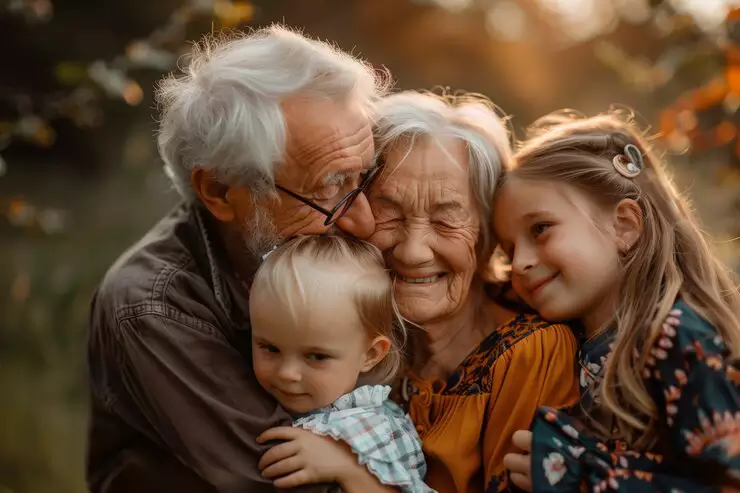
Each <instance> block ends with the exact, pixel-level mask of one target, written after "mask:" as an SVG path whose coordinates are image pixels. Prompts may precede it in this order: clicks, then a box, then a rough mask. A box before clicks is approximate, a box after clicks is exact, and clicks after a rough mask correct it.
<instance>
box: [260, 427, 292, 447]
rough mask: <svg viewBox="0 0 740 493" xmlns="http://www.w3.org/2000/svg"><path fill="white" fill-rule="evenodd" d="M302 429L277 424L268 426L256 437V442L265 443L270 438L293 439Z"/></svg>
mask: <svg viewBox="0 0 740 493" xmlns="http://www.w3.org/2000/svg"><path fill="white" fill-rule="evenodd" d="M301 431H302V430H299V429H297V428H293V427H290V426H278V427H276V428H270V429H269V430H267V431H265V432H264V433H262V434H261V435H260V436H258V437H257V443H265V442H269V441H270V440H293V439H294V438H296V437H297V436H298V435H299V434H300V432H301Z"/></svg>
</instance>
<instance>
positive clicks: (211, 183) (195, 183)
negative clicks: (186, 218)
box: [190, 168, 235, 222]
mask: <svg viewBox="0 0 740 493" xmlns="http://www.w3.org/2000/svg"><path fill="white" fill-rule="evenodd" d="M190 184H191V185H192V187H193V190H195V193H196V194H197V195H198V197H199V198H200V200H201V202H203V205H205V206H206V207H207V208H208V210H209V211H210V212H211V214H212V215H213V216H214V217H215V218H216V219H218V220H219V221H223V222H230V221H233V220H234V217H235V213H234V208H233V206H232V203H231V202H230V201H229V191H230V187H229V186H227V185H223V184H221V183H219V182H218V181H216V180H215V179H214V177H213V174H212V173H211V172H210V171H208V170H205V169H202V168H196V169H194V170H193V171H192V173H190Z"/></svg>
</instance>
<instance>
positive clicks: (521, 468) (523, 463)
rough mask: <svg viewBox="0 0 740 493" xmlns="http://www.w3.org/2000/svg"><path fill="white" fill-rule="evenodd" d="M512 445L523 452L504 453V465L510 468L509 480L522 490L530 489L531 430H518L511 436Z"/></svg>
mask: <svg viewBox="0 0 740 493" xmlns="http://www.w3.org/2000/svg"><path fill="white" fill-rule="evenodd" d="M511 441H512V443H514V446H515V447H516V448H518V449H520V450H522V451H524V453H519V454H506V456H505V457H504V465H505V466H506V468H507V469H509V470H511V482H512V483H514V485H516V487H517V488H521V489H522V490H524V491H530V492H531V491H532V459H531V457H530V453H531V452H532V432H531V431H527V430H519V431H517V432H515V433H514V436H513V437H512V438H511Z"/></svg>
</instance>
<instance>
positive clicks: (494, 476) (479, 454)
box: [369, 92, 578, 493]
mask: <svg viewBox="0 0 740 493" xmlns="http://www.w3.org/2000/svg"><path fill="white" fill-rule="evenodd" d="M375 132H376V133H375V142H376V153H377V155H378V157H379V161H380V163H381V165H383V171H382V172H381V173H379V177H378V178H377V181H376V182H375V184H374V185H373V186H372V188H371V190H370V192H369V201H370V206H371V208H372V210H373V214H374V216H375V219H376V222H377V226H376V230H375V233H374V235H373V236H372V237H371V238H370V241H371V242H372V243H374V244H375V245H376V246H377V247H379V248H380V249H381V250H382V251H383V252H384V255H385V257H386V260H387V262H388V266H389V268H390V269H391V270H392V273H393V275H394V277H395V282H396V298H397V302H398V306H399V308H400V310H401V313H402V315H403V316H404V317H405V318H406V319H408V320H409V321H410V322H413V323H414V324H416V325H417V326H418V327H419V328H420V331H419V333H418V334H417V335H418V336H419V337H417V338H416V339H417V341H416V343H415V344H413V345H412V346H413V350H412V351H411V352H412V354H411V355H410V363H409V370H408V373H407V375H406V377H405V378H404V380H403V382H402V384H401V388H400V391H401V392H400V394H401V395H403V399H402V400H403V401H405V404H406V405H407V406H408V410H409V413H410V414H411V418H412V419H413V421H414V422H415V424H416V425H417V429H418V431H419V434H420V435H421V437H422V440H423V443H424V445H423V446H424V452H425V455H426V456H427V460H428V467H429V470H428V475H427V477H426V481H427V483H428V484H429V486H430V487H432V488H434V489H436V490H438V491H440V492H444V493H448V492H460V493H463V492H464V493H474V492H484V491H485V492H495V491H500V490H503V489H504V488H505V487H506V484H507V477H506V470H505V467H504V465H503V457H504V455H505V454H506V453H507V452H510V451H512V445H511V438H512V434H513V433H514V431H515V430H519V429H522V428H528V427H529V423H530V421H531V419H532V417H533V416H534V412H535V410H536V409H537V407H539V406H542V405H549V406H554V407H564V406H570V405H572V404H574V403H575V402H576V401H577V399H578V392H577V386H576V382H575V372H574V368H575V352H576V341H575V337H574V335H573V334H572V333H571V331H570V329H569V328H568V327H567V326H564V325H553V324H549V323H547V322H545V321H543V320H541V319H539V318H537V317H535V316H525V315H522V314H516V313H513V312H510V311H508V310H507V309H505V308H503V307H502V306H501V305H499V304H497V303H496V302H494V300H492V299H491V298H490V297H489V296H488V295H487V292H486V290H485V289H484V286H485V281H484V277H485V276H483V275H482V273H483V272H486V271H487V266H488V263H489V259H490V258H491V251H492V246H493V243H494V240H493V238H492V227H491V219H490V218H491V203H492V199H493V193H494V189H495V186H496V181H497V179H498V177H499V176H500V174H501V173H502V172H503V169H504V168H505V167H506V165H507V164H508V161H509V160H510V159H511V150H510V148H509V143H508V138H507V132H506V130H505V128H504V127H503V125H502V123H501V121H500V120H499V118H498V117H497V116H496V114H495V113H494V112H493V111H492V110H491V109H490V105H489V104H487V102H486V101H485V100H483V99H481V98H478V97H473V96H465V97H457V98H441V97H437V96H434V95H429V94H421V93H416V92H405V93H399V94H395V95H392V96H389V97H387V98H386V99H385V100H384V101H383V102H381V105H380V108H379V114H378V119H377V124H376V128H375Z"/></svg>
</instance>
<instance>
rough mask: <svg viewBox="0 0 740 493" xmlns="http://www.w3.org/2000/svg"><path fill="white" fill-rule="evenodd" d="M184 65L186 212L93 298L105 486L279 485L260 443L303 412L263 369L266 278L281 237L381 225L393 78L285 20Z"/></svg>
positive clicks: (179, 120)
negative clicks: (255, 312) (380, 124)
mask: <svg viewBox="0 0 740 493" xmlns="http://www.w3.org/2000/svg"><path fill="white" fill-rule="evenodd" d="M184 72H185V73H184V74H182V75H180V76H179V77H170V78H167V79H165V80H164V82H163V83H162V84H161V86H160V87H159V90H158V100H159V103H160V105H161V109H162V117H161V121H160V130H159V139H158V142H159V149H160V153H161V155H162V158H163V160H164V162H165V169H166V172H167V174H168V175H169V176H170V177H171V178H172V180H173V182H174V184H175V186H176V187H177V189H178V190H179V191H180V193H181V194H182V195H183V198H184V201H183V203H182V204H181V205H180V206H178V207H177V208H176V209H175V210H173V211H172V212H171V213H170V214H169V215H168V216H167V217H165V218H164V219H163V220H162V221H161V222H160V223H159V224H158V225H156V226H155V227H154V229H152V230H151V231H150V232H149V233H148V234H147V235H146V236H145V237H144V238H143V239H141V240H140V241H139V242H138V243H137V244H136V245H135V246H134V247H132V248H131V249H130V250H129V251H128V252H126V253H125V254H124V255H123V256H122V257H121V258H120V259H119V260H118V261H117V262H116V264H115V265H114V266H113V267H112V268H111V269H110V271H109V272H108V274H107V275H106V277H105V279H104V280H103V282H102V284H101V286H100V288H99V289H98V291H97V293H96V295H95V298H94V300H93V303H92V315H91V327H90V335H89V353H88V359H89V372H90V385H91V400H92V411H91V425H90V435H89V453H88V484H89V487H90V489H91V491H94V492H123V491H125V492H129V491H131V492H133V491H136V492H137V493H139V492H143V491H156V492H166V491H177V492H190V491H197V492H206V491H218V492H225V491H228V492H232V491H233V492H236V491H239V492H245V493H246V492H250V493H258V492H268V491H274V489H273V487H272V485H271V484H270V482H269V481H267V480H265V479H263V478H262V477H261V476H260V471H259V470H258V468H257V463H258V461H259V458H260V457H261V456H262V454H263V453H264V452H265V451H266V450H267V448H266V447H265V446H264V445H258V444H257V443H256V442H255V438H256V437H257V436H258V435H259V434H260V433H261V432H263V431H264V430H266V429H268V428H270V427H273V426H279V425H286V424H287V425H289V424H290V421H291V418H290V416H289V415H288V414H287V413H286V412H285V411H284V410H282V409H281V408H280V407H279V406H278V405H277V403H276V402H275V401H274V400H273V399H272V398H271V397H270V396H269V395H267V394H266V393H265V392H264V391H263V390H262V389H261V388H260V386H259V385H258V383H257V381H256V379H255V376H254V374H253V372H252V367H251V353H250V347H249V328H250V325H249V316H248V310H247V306H248V303H247V298H248V293H249V286H250V282H251V279H252V276H253V273H254V272H255V270H256V268H257V266H258V264H259V261H260V259H261V254H263V253H265V251H267V250H269V249H270V248H272V246H274V245H275V244H276V242H277V241H278V240H279V239H280V238H285V237H289V236H292V235H295V234H316V233H323V232H326V231H327V230H329V229H331V228H332V227H333V226H334V225H335V226H336V227H338V228H339V229H341V230H343V231H345V232H346V233H349V234H352V235H355V236H357V237H361V238H366V237H368V236H370V235H371V234H372V233H373V231H374V227H375V223H374V220H373V217H372V214H371V212H370V208H369V206H368V203H367V200H366V198H365V196H364V194H363V187H364V186H365V185H366V184H367V182H368V181H369V180H368V179H367V177H368V176H369V174H368V173H369V171H370V170H371V168H372V166H373V164H372V163H373V137H372V133H371V121H370V119H371V115H372V111H373V105H374V103H375V102H376V101H377V100H378V98H379V97H380V96H382V95H383V94H384V93H385V91H386V89H387V77H379V76H378V73H376V72H375V71H373V70H372V68H371V67H369V66H368V65H366V64H364V63H362V62H360V61H358V60H356V59H354V58H353V57H351V56H349V55H347V54H346V53H343V52H340V51H339V50H337V49H335V48H334V47H332V46H330V45H328V44H325V43H321V42H317V41H313V40H309V39H307V38H305V37H303V36H301V35H299V34H296V33H294V32H291V31H289V30H287V29H285V28H282V27H279V26H273V27H270V28H267V29H263V30H261V31H258V32H255V33H253V34H250V35H248V36H243V37H239V38H236V39H234V38H232V39H223V40H210V41H207V42H205V43H203V44H202V45H201V46H199V47H196V49H195V51H194V53H193V56H192V59H191V60H190V63H189V64H188V66H187V68H186V69H184ZM132 199H133V200H135V198H132ZM314 489H318V490H319V491H323V490H326V488H322V487H317V488H314Z"/></svg>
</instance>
